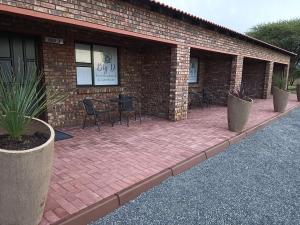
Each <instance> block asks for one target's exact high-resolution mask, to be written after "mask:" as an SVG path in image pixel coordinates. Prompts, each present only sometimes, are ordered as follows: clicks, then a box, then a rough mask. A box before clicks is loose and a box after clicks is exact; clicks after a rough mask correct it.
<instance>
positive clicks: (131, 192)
mask: <svg viewBox="0 0 300 225" xmlns="http://www.w3.org/2000/svg"><path fill="white" fill-rule="evenodd" d="M298 107H300V106H299V105H296V106H294V107H292V108H290V109H288V110H286V111H285V112H284V113H281V114H278V115H276V116H274V117H272V118H270V119H268V120H266V121H264V122H262V123H261V124H259V125H256V126H254V127H251V128H248V129H246V130H244V131H242V132H241V133H240V134H238V135H236V136H234V137H232V138H230V139H227V140H225V141H223V142H222V143H220V144H217V145H215V146H213V147H210V148H208V149H206V150H205V151H204V152H200V153H197V154H196V155H194V156H192V157H191V158H189V159H185V160H183V161H182V162H179V163H177V164H176V165H174V166H172V167H170V168H168V169H166V170H163V171H161V172H159V173H157V174H155V175H153V176H151V177H149V178H146V179H144V180H142V181H140V182H138V183H136V184H134V185H132V186H130V187H128V188H126V189H124V190H122V191H120V192H118V193H116V194H114V195H112V196H110V197H108V198H105V199H103V200H101V201H99V202H97V203H95V204H94V205H92V206H89V207H87V208H85V209H83V210H81V211H79V212H77V213H75V214H73V215H70V216H69V217H67V218H65V219H62V220H60V221H58V222H56V223H54V224H52V225H87V224H88V223H90V222H92V221H95V220H97V219H99V218H101V217H104V216H105V215H107V214H109V213H111V212H113V211H114V210H115V209H117V208H119V207H120V206H122V205H124V204H126V203H127V202H129V201H130V200H133V199H135V198H136V197H137V196H139V195H140V194H141V193H143V192H145V191H148V190H149V189H151V188H153V187H154V186H157V185H159V184H160V183H161V182H163V181H164V180H166V179H167V178H168V177H170V176H176V175H178V174H180V173H182V172H184V171H186V170H188V169H190V168H191V167H193V166H195V165H198V164H199V163H201V162H203V161H204V160H206V159H208V158H210V157H213V156H214V155H216V154H218V153H220V152H222V151H224V150H225V149H227V148H228V147H229V146H230V145H232V144H235V143H238V142H239V141H241V140H242V139H244V138H245V137H247V136H249V135H252V134H253V133H255V132H257V131H258V130H260V129H262V128H264V127H265V126H267V125H268V124H270V123H271V122H273V121H274V120H277V119H279V118H281V117H282V116H284V115H286V114H287V113H289V112H290V111H292V110H294V109H295V108H298Z"/></svg>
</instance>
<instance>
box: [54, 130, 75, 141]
mask: <svg viewBox="0 0 300 225" xmlns="http://www.w3.org/2000/svg"><path fill="white" fill-rule="evenodd" d="M72 137H73V136H72V135H70V134H67V133H65V132H62V131H59V130H55V141H62V140H66V139H70V138H72Z"/></svg>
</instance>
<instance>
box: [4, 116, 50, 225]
mask: <svg viewBox="0 0 300 225" xmlns="http://www.w3.org/2000/svg"><path fill="white" fill-rule="evenodd" d="M36 131H38V132H42V133H44V134H46V135H47V136H49V139H48V141H47V142H46V143H44V144H43V145H41V146H38V147H36V148H32V149H28V150H22V151H11V150H4V149H0V212H1V213H0V224H1V225H2V224H3V225H9V224H11V225H13V224H14V225H38V224H39V222H40V221H41V219H42V216H43V211H44V206H45V202H46V198H47V193H48V187H49V182H50V176H51V167H52V161H53V150H54V130H53V128H52V127H51V126H50V125H48V124H47V123H45V122H43V121H41V120H38V119H33V120H32V121H31V123H30V125H29V126H28V128H27V130H26V134H33V133H35V132H36ZM0 134H4V131H3V130H1V129H0Z"/></svg>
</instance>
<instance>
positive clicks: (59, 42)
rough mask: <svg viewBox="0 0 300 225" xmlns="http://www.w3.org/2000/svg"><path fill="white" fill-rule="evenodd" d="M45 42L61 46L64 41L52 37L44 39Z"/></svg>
mask: <svg viewBox="0 0 300 225" xmlns="http://www.w3.org/2000/svg"><path fill="white" fill-rule="evenodd" d="M45 42H47V43H51V44H58V45H63V44H64V39H62V38H54V37H45Z"/></svg>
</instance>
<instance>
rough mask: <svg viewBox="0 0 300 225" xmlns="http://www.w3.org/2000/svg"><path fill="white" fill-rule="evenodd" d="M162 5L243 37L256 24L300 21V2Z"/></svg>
mask: <svg viewBox="0 0 300 225" xmlns="http://www.w3.org/2000/svg"><path fill="white" fill-rule="evenodd" d="M159 1H160V2H162V3H165V4H168V5H171V6H173V7H175V8H178V9H181V10H183V11H185V12H188V13H191V14H193V15H195V16H198V17H201V18H203V19H206V20H209V21H212V22H214V23H217V24H219V25H222V26H224V27H227V28H230V29H233V30H235V31H238V32H241V33H245V32H247V31H249V30H250V28H251V27H253V26H255V25H257V24H261V23H267V22H276V21H279V20H286V19H293V18H297V17H298V18H299V17H300V0H159Z"/></svg>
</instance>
